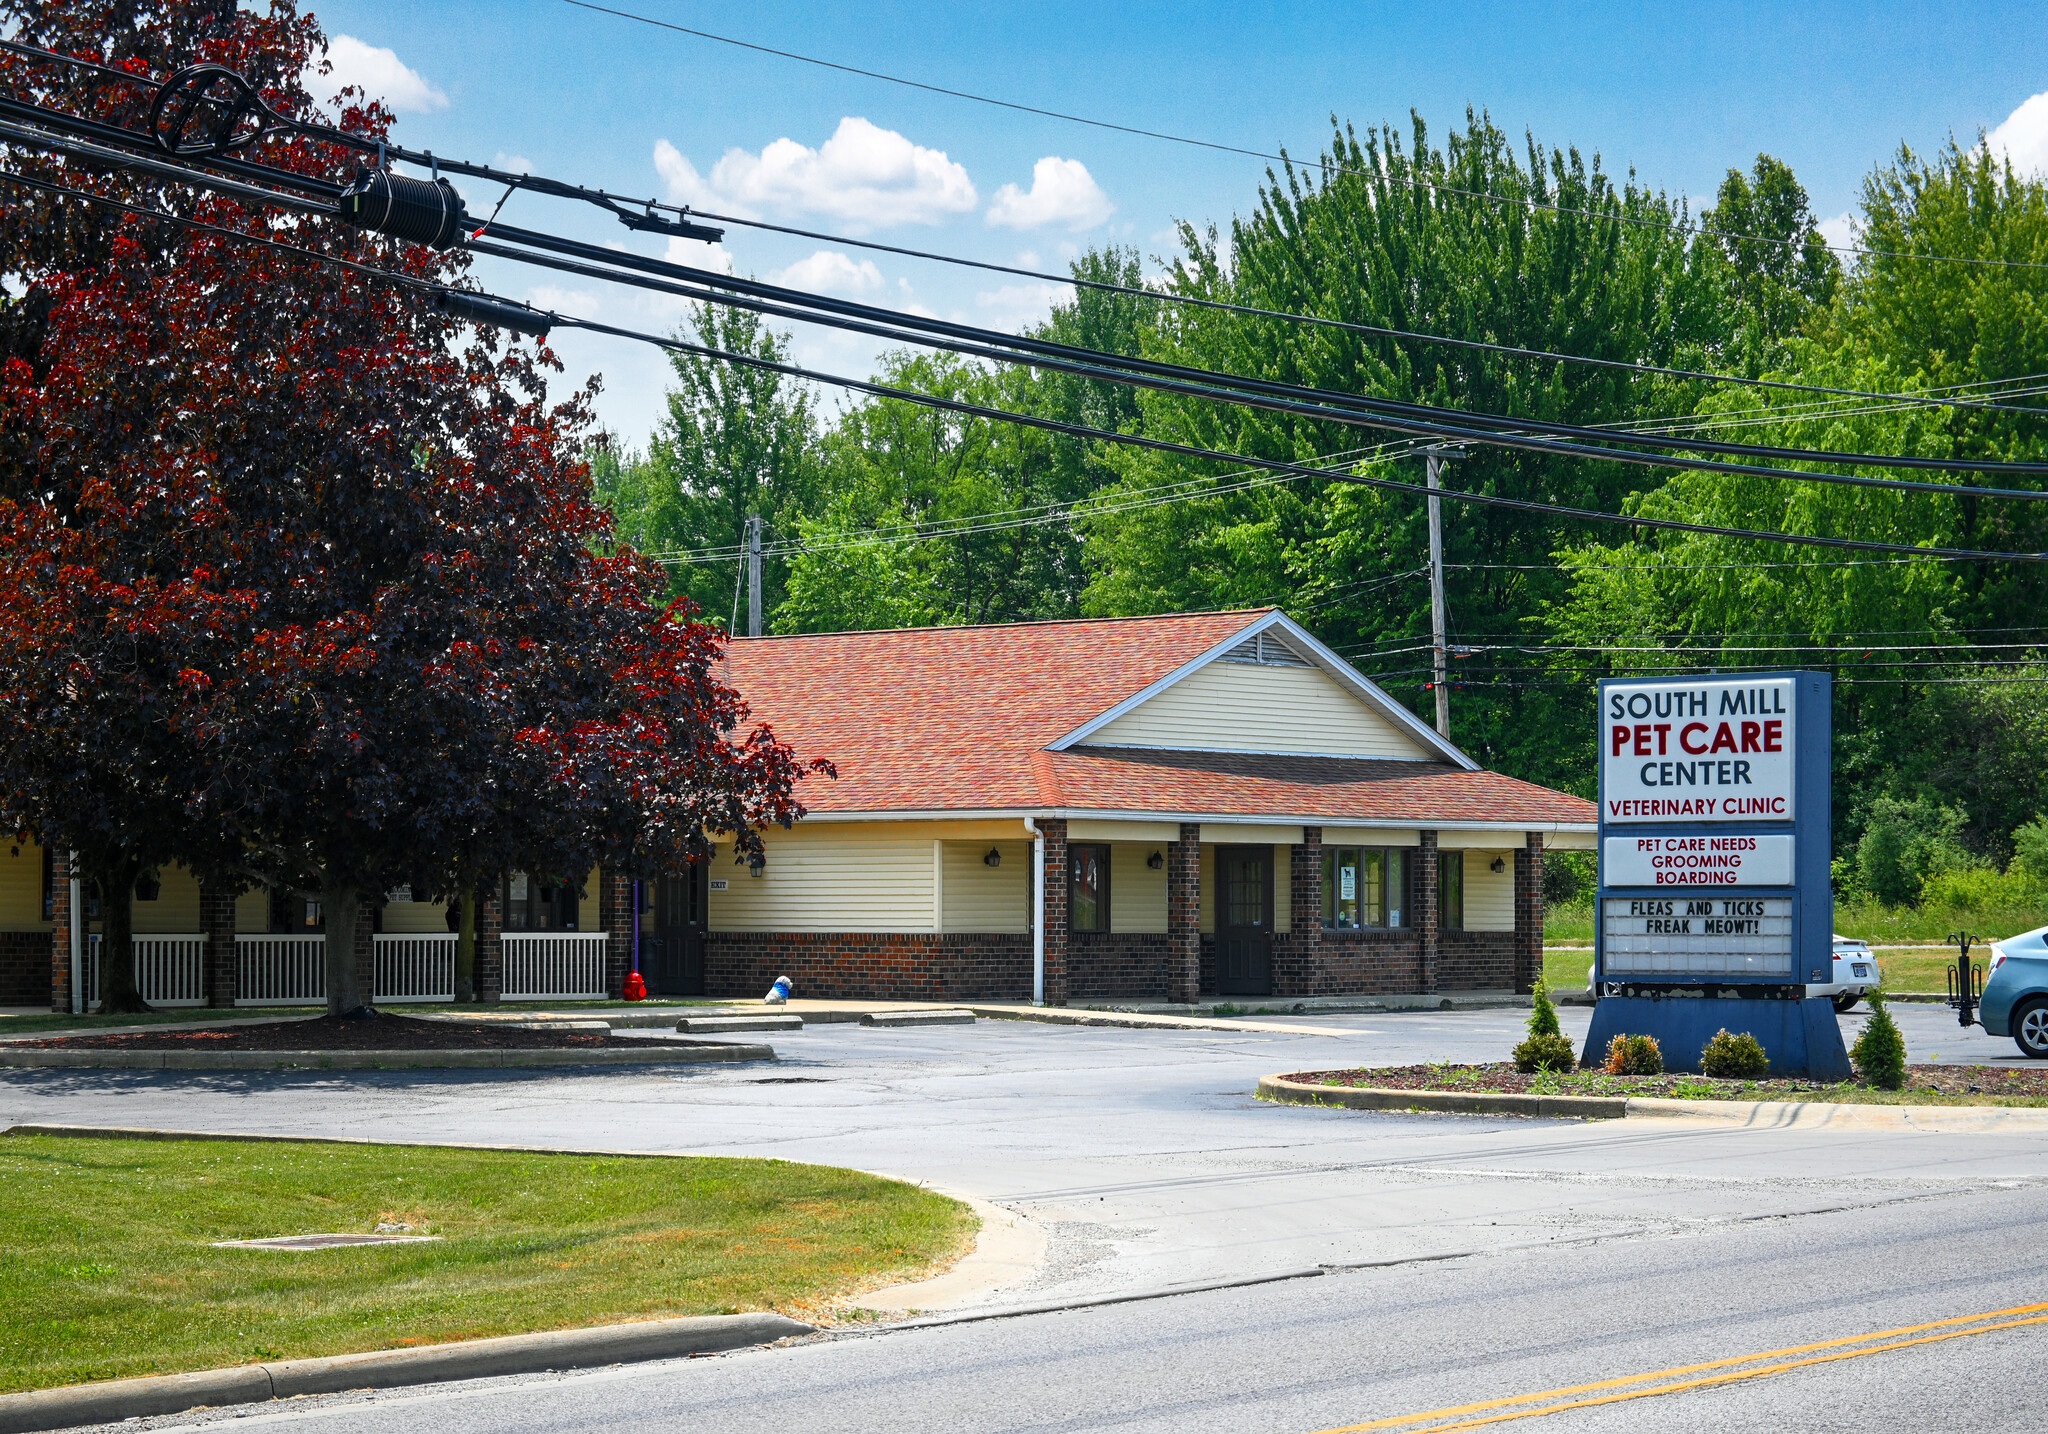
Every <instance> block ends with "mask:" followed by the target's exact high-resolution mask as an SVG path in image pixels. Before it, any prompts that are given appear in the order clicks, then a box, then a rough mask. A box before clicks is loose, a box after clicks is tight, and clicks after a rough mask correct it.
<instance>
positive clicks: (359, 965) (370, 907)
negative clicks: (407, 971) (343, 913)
mask: <svg viewBox="0 0 2048 1434" xmlns="http://www.w3.org/2000/svg"><path fill="white" fill-rule="evenodd" d="M378 900H379V898H378V897H375V896H370V895H367V894H366V895H364V896H363V897H362V898H361V904H360V905H359V906H358V907H357V908H356V951H355V956H356V990H358V991H360V992H361V993H362V997H363V1004H364V1005H365V1006H371V1007H374V1006H375V1005H376V1004H377V903H378Z"/></svg>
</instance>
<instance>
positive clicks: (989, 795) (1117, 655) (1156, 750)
mask: <svg viewBox="0 0 2048 1434" xmlns="http://www.w3.org/2000/svg"><path fill="white" fill-rule="evenodd" d="M725 665H726V669H727V670H726V671H725V672H724V673H723V674H722V675H723V677H724V679H725V680H726V681H728V682H730V683H731V684H732V685H734V686H735V687H737V688H738V689H739V691H740V692H741V694H742V695H743V696H744V697H745V698H746V699H747V701H748V702H749V703H750V704H751V705H752V707H753V709H754V713H755V716H756V717H757V718H759V719H761V720H765V721H767V722H769V723H770V724H772V725H773V727H774V728H775V731H776V733H777V735H778V736H780V737H782V738H783V739H784V740H786V741H789V742H791V743H792V744H794V746H795V748H796V750H797V752H798V753H799V754H800V755H803V756H807V757H808V756H825V757H830V758H831V759H832V760H833V761H834V762H835V763H837V765H838V769H839V776H838V779H837V780H830V779H825V778H811V779H807V780H805V781H804V783H803V784H802V786H801V788H800V796H801V798H802V800H803V802H804V803H805V805H806V806H807V807H808V808H809V812H810V814H809V815H808V816H807V817H806V818H805V819H804V820H803V821H802V822H800V823H798V824H797V825H796V826H795V827H794V828H793V829H791V830H789V831H782V830H771V831H769V832H768V833H767V834H766V841H767V852H766V859H765V861H763V862H761V863H759V864H758V865H754V866H752V867H748V866H742V865H737V864H735V862H734V860H733V853H732V848H731V847H730V845H729V844H727V845H724V846H722V847H721V848H720V854H719V859H718V860H716V861H714V862H713V863H711V865H710V866H709V867H708V868H707V869H705V870H704V871H703V873H702V874H701V876H700V878H699V880H701V881H702V882H703V883H704V889H703V890H702V891H701V892H700V893H673V892H672V893H670V894H669V897H668V899H667V900H665V901H664V903H663V905H664V906H665V907H667V908H668V909H673V910H687V909H690V908H691V907H693V906H696V903H697V901H699V900H701V902H702V905H701V907H697V909H699V910H701V911H702V912H703V913H704V915H705V917H706V920H705V921H704V922H703V923H702V928H701V932H690V931H681V930H671V932H670V939H669V940H668V941H667V942H666V943H664V944H663V946H662V950H663V952H664V954H665V961H666V964H667V969H663V970H660V971H654V970H650V971H649V980H650V982H651V983H653V984H654V985H655V986H656V988H657V989H670V990H677V991H691V992H694V991H700V990H701V991H704V992H707V993H710V994H714V995H737V996H751V995H757V994H758V993H759V992H760V991H762V990H765V989H766V988H767V986H768V984H769V982H770V981H772V980H773V979H774V978H775V977H776V976H777V975H779V974H786V975H788V976H789V977H790V978H791V979H792V980H793V981H794V983H795V989H796V993H797V994H798V995H799V996H815V997H875V998H895V999H918V1000H956V999H966V998H984V999H1012V1000H1014V999H1018V998H1023V997H1033V996H1035V997H1037V998H1039V999H1043V1000H1045V1001H1047V1002H1050V1003H1053V1004H1062V1003H1065V1002H1069V1001H1084V1000H1102V999H1117V1000H1133V999H1135V1000H1161V999H1166V1000H1173V1001H1193V1000H1196V999H1198V998H1206V997H1209V996H1273V997H1300V996H1326V995H1351V994H1362V993H1372V992H1433V991H1454V990H1474V989H1507V988H1513V989H1516V990H1523V991H1526V990H1528V989H1529V987H1530V985H1531V983H1532V982H1533V981H1534V979H1535V978H1536V976H1537V975H1538V974H1539V972H1540V971H1541V969H1542V957H1543V911H1542V899H1541V894H1542V871H1543V856H1544V852H1545V850H1546V849H1554V848H1558V847H1568V848H1582V849H1590V848H1591V846H1592V844H1593V832H1594V825H1595V811H1594V808H1593V805H1592V804H1591V803H1590V802H1587V801H1584V800H1582V799H1580V798H1577V797H1572V796H1567V795H1565V794H1564V793H1561V792H1555V791H1551V790H1549V789H1547V788H1544V787H1538V786H1534V785H1531V784H1530V783H1528V782H1522V781H1517V780H1515V779H1514V778H1511V777H1504V776H1501V775H1499V774H1498V773H1494V772H1488V771H1484V770H1482V769H1481V768H1480V767H1479V766H1478V764H1477V763H1475V762H1473V761H1472V760H1471V759H1470V758H1468V757H1467V756H1465V755H1464V753H1462V752H1460V751H1459V750H1458V749H1457V748H1456V747H1454V746H1452V745H1451V744H1450V743H1449V742H1447V741H1445V740H1444V739H1442V738H1441V737H1439V736H1438V735H1437V734H1436V732H1435V731H1434V729H1432V728H1431V727H1429V726H1428V725H1426V724H1424V723H1422V722H1420V721H1418V720H1417V719H1416V718H1415V716H1414V715H1413V714H1411V713H1410V712H1409V711H1408V710H1407V709H1406V708H1404V707H1403V706H1402V705H1401V704H1400V703H1398V702H1396V701H1395V700H1393V699H1392V698H1391V697H1389V696H1388V695H1387V694H1386V693H1385V692H1383V691H1381V690H1380V689H1379V688H1378V687H1376V686H1374V685H1373V684H1372V683H1371V682H1369V681H1367V680H1365V679H1364V678H1362V677H1360V676H1359V675H1358V674H1357V672H1356V671H1354V670H1353V669H1352V668H1351V666H1350V665H1349V664H1348V663H1346V662H1344V661H1343V660H1342V659H1341V658H1339V657H1337V656H1336V655H1335V654H1334V653H1332V652H1331V651H1330V650H1329V649H1327V648H1325V647H1323V646H1322V645H1321V644H1320V643H1318V642H1317V641H1316V640H1315V639H1314V638H1312V637H1310V636H1309V635H1308V633H1307V632H1306V631H1304V630H1303V629H1302V628H1300V627H1299V626H1297V625H1296V624H1295V623H1293V622H1292V621H1290V620H1289V619H1288V618H1287V617H1286V616H1285V615H1284V614H1282V613H1280V612H1278V611H1274V610H1263V611H1252V612H1223V613H1194V614H1186V615H1181V616H1173V617H1157V618H1136V619H1118V620H1106V621H1085V622H1049V623H1026V624H1017V625H1013V626H1004V627H952V628H928V629H920V630H912V631H887V632H860V633H842V634H831V635H823V636H810V637H778V638H756V639H744V640H739V641H735V642H734V643H732V645H731V647H730V649H729V652H728V656H727V658H726V664H725Z"/></svg>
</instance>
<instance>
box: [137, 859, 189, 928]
mask: <svg viewBox="0 0 2048 1434" xmlns="http://www.w3.org/2000/svg"><path fill="white" fill-rule="evenodd" d="M157 880H158V882H159V886H158V890H157V898H156V900H155V901H140V900H138V901H137V902H136V903H135V905H134V906H133V907H131V908H130V910H132V911H133V912H134V922H135V925H134V927H133V930H134V931H135V934H136V935H138V936H141V935H144V934H164V935H174V934H183V935H189V934H190V933H192V932H194V931H197V930H198V929H199V882H198V880H197V879H196V878H195V877H194V876H193V875H192V873H191V872H189V871H187V870H185V868H184V867H182V866H167V867H164V868H163V869H162V870H160V871H158V872H157Z"/></svg>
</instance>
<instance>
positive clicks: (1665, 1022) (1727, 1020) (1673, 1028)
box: [1579, 996, 1853, 1081]
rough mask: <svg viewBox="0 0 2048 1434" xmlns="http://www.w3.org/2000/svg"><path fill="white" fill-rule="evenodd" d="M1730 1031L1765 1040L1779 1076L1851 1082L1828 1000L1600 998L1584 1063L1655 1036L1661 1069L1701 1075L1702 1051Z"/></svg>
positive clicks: (1593, 1062)
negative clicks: (1623, 1042)
mask: <svg viewBox="0 0 2048 1434" xmlns="http://www.w3.org/2000/svg"><path fill="white" fill-rule="evenodd" d="M1724 1027H1725V1028H1727V1029H1728V1030H1730V1031H1733V1032H1735V1033H1736V1034H1737V1035H1740V1034H1742V1033H1743V1032H1745V1031H1747V1032H1748V1033H1749V1034H1750V1035H1752V1036H1755V1037H1756V1038H1757V1040H1758V1041H1760V1042H1761V1043H1762V1044H1763V1048H1764V1054H1766V1055H1768V1056H1769V1057H1770V1058H1771V1074H1772V1075H1774V1076H1803V1077H1805V1078H1807V1079H1809V1080H1825V1081H1837V1080H1848V1079H1850V1077H1851V1075H1852V1074H1853V1073H1852V1072H1851V1070H1850V1068H1849V1052H1848V1051H1847V1050H1846V1049H1845V1048H1844V1047H1843V1045H1842V1028H1841V1026H1840V1025H1839V1024H1837V1023H1836V1021H1835V1008H1834V1004H1833V1003H1832V1002H1830V1001H1828V1000H1826V999H1825V998H1823V997H1820V996H1812V997H1808V998H1807V999H1806V1000H1804V1001H1750V1000H1741V999H1737V998H1732V997H1726V996H1673V997H1670V998H1669V999H1666V1000H1652V999H1650V998H1649V997H1647V996H1602V997H1601V998H1600V1001H1599V1004H1597V1005H1595V1006H1594V1007H1593V1024H1592V1027H1591V1028H1590V1029H1589V1030H1588V1031H1587V1032H1586V1048H1585V1051H1584V1053H1583V1054H1581V1056H1580V1057H1579V1059H1580V1061H1581V1063H1582V1064H1586V1065H1599V1064H1600V1063H1601V1062H1603V1061H1604V1060H1606V1058H1607V1043H1608V1042H1609V1041H1611V1040H1613V1039H1614V1038H1615V1037H1616V1036H1623V1035H1626V1036H1655V1037H1656V1038H1657V1046H1658V1049H1660V1050H1661V1051H1663V1053H1664V1069H1666V1070H1668V1071H1685V1072H1688V1073H1692V1074H1697V1073H1698V1071H1699V1068H1700V1048H1701V1047H1702V1046H1704V1045H1706V1043H1707V1042H1708V1041H1709V1040H1711V1039H1713V1036H1714V1033H1715V1032H1716V1031H1719V1030H1721V1029H1722V1028H1724Z"/></svg>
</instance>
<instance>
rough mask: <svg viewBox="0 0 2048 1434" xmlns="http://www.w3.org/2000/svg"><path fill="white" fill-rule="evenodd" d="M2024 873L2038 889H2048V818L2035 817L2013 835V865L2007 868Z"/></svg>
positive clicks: (2008, 870) (2008, 871) (2010, 870)
mask: <svg viewBox="0 0 2048 1434" xmlns="http://www.w3.org/2000/svg"><path fill="white" fill-rule="evenodd" d="M2015 870H2017V871H2019V872H2022V873H2024V874H2025V875H2026V876H2029V877H2031V878H2032V879H2033V881H2034V884H2035V885H2036V886H2038V887H2048V816H2039V817H2035V818H2034V819H2033V820H2032V821H2030V822H2028V823H2027V824H2026V825H2025V826H2023V827H2021V828H2019V830H2017V831H2015V832H2014V833H2013V834H2012V864H2011V865H2010V866H2008V867H2007V868H2006V872H2007V874H2008V875H2010V874H2011V873H2012V872H2013V871H2015Z"/></svg>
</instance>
